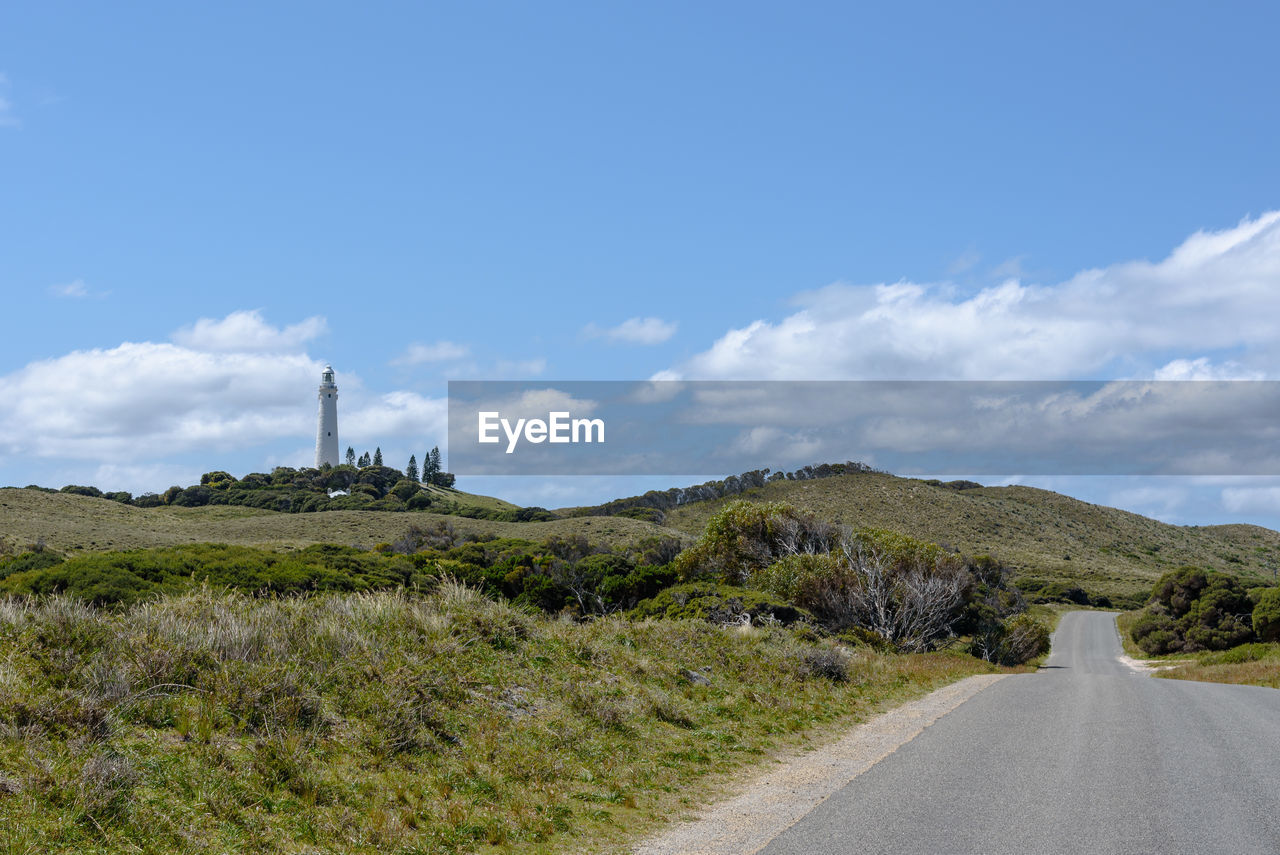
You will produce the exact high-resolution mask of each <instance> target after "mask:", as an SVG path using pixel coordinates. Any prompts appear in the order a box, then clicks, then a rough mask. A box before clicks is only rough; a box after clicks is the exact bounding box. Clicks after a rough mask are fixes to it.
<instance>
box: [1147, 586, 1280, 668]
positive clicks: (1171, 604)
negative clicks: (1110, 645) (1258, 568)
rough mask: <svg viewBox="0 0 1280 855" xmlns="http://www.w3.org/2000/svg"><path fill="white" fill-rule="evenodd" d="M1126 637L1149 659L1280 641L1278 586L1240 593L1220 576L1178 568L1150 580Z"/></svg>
mask: <svg viewBox="0 0 1280 855" xmlns="http://www.w3.org/2000/svg"><path fill="white" fill-rule="evenodd" d="M1130 633H1131V635H1132V636H1133V640H1134V641H1135V642H1137V644H1138V646H1139V647H1141V648H1142V649H1143V651H1145V652H1146V653H1147V654H1148V655H1152V656H1155V655H1159V654H1162V653H1195V652H1198V651H1201V650H1226V649H1228V648H1231V647H1236V646H1238V645H1241V644H1248V643H1250V642H1253V641H1255V640H1261V641H1280V588H1255V589H1252V590H1246V589H1245V587H1244V586H1243V585H1241V584H1240V581H1239V580H1238V579H1236V578H1235V577H1234V576H1229V575H1227V574H1226V573H1218V572H1213V571H1210V572H1205V571H1204V570H1201V569H1200V568H1198V567H1180V568H1178V569H1177V570H1172V571H1170V572H1168V573H1166V574H1164V575H1163V576H1161V577H1160V579H1159V581H1157V582H1156V584H1155V587H1154V588H1153V589H1152V591H1151V598H1150V600H1148V601H1147V605H1146V607H1145V608H1144V609H1143V611H1142V614H1141V615H1140V616H1139V617H1138V619H1137V620H1135V621H1134V623H1133V627H1132V628H1131V630H1130Z"/></svg>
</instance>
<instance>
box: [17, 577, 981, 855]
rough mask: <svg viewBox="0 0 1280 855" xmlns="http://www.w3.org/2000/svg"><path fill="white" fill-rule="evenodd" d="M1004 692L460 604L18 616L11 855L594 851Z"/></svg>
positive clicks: (807, 635)
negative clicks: (875, 734) (831, 727)
mask: <svg viewBox="0 0 1280 855" xmlns="http://www.w3.org/2000/svg"><path fill="white" fill-rule="evenodd" d="M986 668H987V666H984V665H983V664H982V663H980V662H977V661H976V660H973V659H971V658H969V657H963V656H948V655H945V654H931V655H928V656H916V657H900V656H884V655H880V654H876V653H872V652H870V651H868V650H863V649H856V650H853V649H848V648H843V647H838V646H836V645H835V644H833V643H832V642H829V641H826V640H823V639H819V638H817V637H816V636H814V635H813V633H812V631H811V630H805V629H801V630H797V631H795V632H792V631H790V630H785V629H778V628H773V629H754V628H750V627H747V628H743V629H726V628H719V627H715V626H711V625H708V624H705V623H697V622H691V621H648V622H630V621H627V620H625V619H622V618H609V619H601V620H597V621H593V622H590V623H585V624H582V623H574V622H570V621H566V620H558V619H548V618H542V617H534V616H531V615H529V614H526V613H524V612H521V611H518V610H516V609H513V608H511V607H509V606H507V605H505V604H502V603H499V602H495V601H492V600H490V599H487V598H485V597H483V596H480V595H479V594H477V593H476V592H474V591H471V590H469V589H466V588H464V587H461V586H459V585H456V584H453V583H449V582H444V583H441V584H440V585H439V587H438V589H437V590H435V591H434V592H432V593H430V594H428V595H415V594H410V593H405V592H377V593H353V594H333V595H325V596H315V597H310V598H279V599H269V598H268V599H263V598H250V597H245V596H240V595H237V594H234V593H215V592H213V591H211V590H207V589H199V590H194V591H190V592H187V593H183V594H180V595H173V596H168V597H165V598H160V599H155V600H150V601H147V602H144V603H140V604H137V605H135V606H133V607H131V608H129V609H127V610H119V611H106V610H97V609H95V608H92V607H90V606H87V605H85V604H84V603H83V602H82V601H79V600H75V599H69V598H64V597H50V598H45V599H8V600H0V848H3V849H4V850H5V851H11V852H26V851H31V852H50V851H64V852H69V851H77V852H80V851H146V852H196V851H200V852H204V851H250V852H277V851H317V850H318V851H334V852H387V851H403V852H463V851H471V850H473V849H475V848H477V847H480V846H488V845H503V846H506V847H508V848H513V849H519V850H521V851H530V850H532V851H560V850H563V851H577V850H581V849H583V848H585V847H587V846H588V845H589V844H590V843H591V842H592V841H595V842H598V841H600V840H604V839H621V838H625V837H626V836H627V835H629V834H633V833H635V832H636V831H637V830H640V829H644V828H646V827H648V826H651V825H653V824H654V823H657V822H660V821H661V820H662V819H663V818H664V817H666V816H668V815H669V814H670V813H671V812H672V811H674V810H678V809H679V808H680V806H681V805H682V803H687V802H688V801H690V800H693V801H696V800H697V798H698V793H699V792H702V791H704V790H705V788H706V787H707V786H708V784H707V781H708V780H711V779H714V778H715V776H716V774H718V773H724V772H729V771H732V770H733V769H734V768H735V767H737V766H740V765H741V764H743V763H747V762H750V761H751V760H752V759H753V758H756V757H758V756H759V755H760V754H761V753H762V752H765V751H767V750H769V749H770V748H771V747H773V746H776V745H778V744H779V743H781V742H785V741H787V740H789V739H791V740H794V739H795V738H797V735H798V734H804V733H806V732H807V731H809V730H810V729H811V728H813V727H814V726H815V725H818V724H822V723H824V722H833V721H843V720H848V719H849V718H850V717H856V716H858V715H862V714H865V713H866V712H868V711H869V710H871V709H872V708H873V707H875V706H876V705H877V704H879V703H881V702H883V701H885V700H887V699H897V698H901V697H905V696H908V695H912V694H918V693H921V692H923V691H926V690H927V689H929V688H932V687H933V686H936V685H938V684H940V683H942V682H945V681H947V680H950V679H954V678H956V677H958V676H961V675H963V674H968V673H975V672H977V671H981V670H985V669H986Z"/></svg>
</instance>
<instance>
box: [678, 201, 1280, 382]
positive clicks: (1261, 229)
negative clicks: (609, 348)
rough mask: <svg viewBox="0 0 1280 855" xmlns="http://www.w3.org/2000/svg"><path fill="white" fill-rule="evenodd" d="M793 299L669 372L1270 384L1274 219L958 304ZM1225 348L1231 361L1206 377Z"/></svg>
mask: <svg viewBox="0 0 1280 855" xmlns="http://www.w3.org/2000/svg"><path fill="white" fill-rule="evenodd" d="M796 302H797V303H798V305H799V307H800V308H799V310H798V311H796V312H794V313H792V314H791V315H789V316H787V317H785V318H783V319H781V320H779V321H769V320H758V321H755V322H754V323H752V324H749V325H747V326H745V327H741V328H738V329H731V330H729V331H728V332H726V333H725V334H724V335H723V336H722V337H721V338H720V339H719V340H718V341H716V342H715V343H714V344H713V345H712V346H711V347H710V348H709V349H708V350H706V351H704V352H702V353H700V354H697V355H696V356H694V357H693V358H691V359H690V360H688V361H687V362H685V363H684V364H682V365H680V366H677V369H676V370H675V371H673V372H672V374H668V375H664V376H668V377H670V376H679V377H684V378H690V379H720V378H726V379H727V378H750V379H815V380H816V379H872V378H901V379H924V378H930V379H991V380H1003V379H1062V378H1081V377H1095V376H1100V375H1102V374H1104V373H1108V372H1109V373H1111V374H1113V375H1114V374H1115V373H1123V374H1128V375H1130V376H1137V377H1151V376H1153V373H1154V372H1155V371H1156V370H1157V369H1160V370H1164V371H1165V372H1166V373H1167V374H1173V373H1176V372H1178V371H1179V370H1182V366H1181V363H1180V362H1179V360H1183V361H1185V362H1186V363H1187V365H1186V371H1187V373H1188V374H1190V375H1192V376H1194V375H1195V374H1196V372H1197V371H1199V372H1200V373H1204V372H1209V373H1211V374H1214V375H1215V376H1225V375H1226V374H1228V373H1229V374H1230V376H1233V377H1241V376H1249V377H1252V376H1259V375H1261V376H1266V372H1267V369H1268V368H1269V366H1271V365H1274V364H1276V362H1277V361H1278V360H1280V211H1277V212H1271V213H1268V214H1265V215H1263V216H1260V217H1258V218H1256V219H1252V220H1248V219H1247V220H1244V221H1242V222H1241V223H1240V224H1239V225H1237V226H1236V227H1234V228H1230V229H1225V230H1223V231H1220V232H1198V233H1196V234H1194V235H1192V236H1191V237H1189V238H1188V239H1187V240H1185V241H1184V242H1183V243H1182V245H1181V246H1179V247H1177V248H1176V249H1175V250H1174V251H1173V252H1172V253H1170V255H1169V256H1168V257H1167V258H1166V259H1164V260H1162V261H1158V262H1148V261H1133V262H1127V263H1123V264H1117V265H1113V266H1111V267H1107V268H1101V269H1095V270H1086V271H1083V272H1081V273H1079V274H1077V275H1076V276H1074V277H1072V278H1071V279H1068V280H1067V281H1065V282H1061V283H1058V284H1053V285H1039V284H1024V283H1023V282H1021V281H1019V280H1018V279H1016V278H1011V279H1007V280H1006V281H1004V282H1002V283H1000V284H999V285H994V286H992V287H989V288H986V289H983V290H982V291H980V292H979V293H977V294H975V295H972V296H959V297H958V296H955V295H954V294H953V293H952V291H951V289H950V288H948V287H945V286H936V285H926V284H919V283H912V282H897V283H893V284H880V285H858V286H855V285H847V284H843V283H837V284H834V285H829V286H827V287H825V288H821V289H819V290H817V291H810V292H806V293H803V294H801V295H799V297H798V298H797V300H796ZM1223 351H1225V352H1229V353H1230V354H1231V359H1230V360H1229V361H1227V362H1225V363H1223V364H1222V365H1220V366H1217V367H1214V366H1213V365H1212V364H1211V362H1210V360H1211V359H1213V358H1218V357H1219V353H1220V352H1223ZM1171 355H1172V357H1173V361H1172V362H1171V361H1170V358H1171ZM1199 360H1205V361H1204V362H1202V363H1199V366H1200V367H1199V368H1197V367H1196V366H1197V362H1198V361H1199ZM1161 366H1163V369H1161Z"/></svg>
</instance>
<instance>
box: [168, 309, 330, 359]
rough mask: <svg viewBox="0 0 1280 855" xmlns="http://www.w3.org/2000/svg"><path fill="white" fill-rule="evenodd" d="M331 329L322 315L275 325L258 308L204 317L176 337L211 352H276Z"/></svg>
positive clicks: (194, 347) (175, 336)
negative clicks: (223, 316) (293, 322)
mask: <svg viewBox="0 0 1280 855" xmlns="http://www.w3.org/2000/svg"><path fill="white" fill-rule="evenodd" d="M327 330H328V324H326V323H325V319H324V318H322V317H319V316H315V317H310V318H307V319H306V320H304V321H301V322H299V323H296V324H293V325H292V326H287V327H274V326H272V325H271V324H269V323H267V322H266V321H265V320H263V317H262V313H261V312H259V311H258V310H257V309H253V310H247V311H239V312H232V313H231V314H229V315H227V316H226V317H225V318H222V319H221V320H215V319H213V318H201V319H200V320H198V321H196V322H195V323H194V324H192V325H191V326H187V327H183V328H182V329H180V330H178V331H177V332H175V333H174V334H173V336H172V338H173V341H174V342H176V343H177V344H179V345H182V346H183V347H186V348H190V349H191V350H198V351H204V352H208V353H273V352H281V351H288V350H297V349H299V348H301V347H302V346H303V345H304V344H305V343H306V342H308V341H311V340H312V339H314V338H316V337H318V336H320V335H323V334H324V333H325V332H326V331H327Z"/></svg>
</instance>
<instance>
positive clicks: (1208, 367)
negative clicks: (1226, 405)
mask: <svg viewBox="0 0 1280 855" xmlns="http://www.w3.org/2000/svg"><path fill="white" fill-rule="evenodd" d="M1154 376H1155V379H1157V380H1265V379H1266V373H1265V372H1263V371H1254V370H1251V369H1248V368H1245V367H1244V366H1243V365H1241V364H1240V363H1239V362H1233V361H1227V362H1223V363H1220V364H1216V365H1215V364H1214V363H1213V362H1211V361H1210V360H1209V358H1208V357H1206V356H1202V357H1200V358H1199V359H1174V360H1172V361H1171V362H1168V363H1166V364H1165V365H1163V366H1162V367H1160V368H1157V369H1156V372H1155V375H1154Z"/></svg>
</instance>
